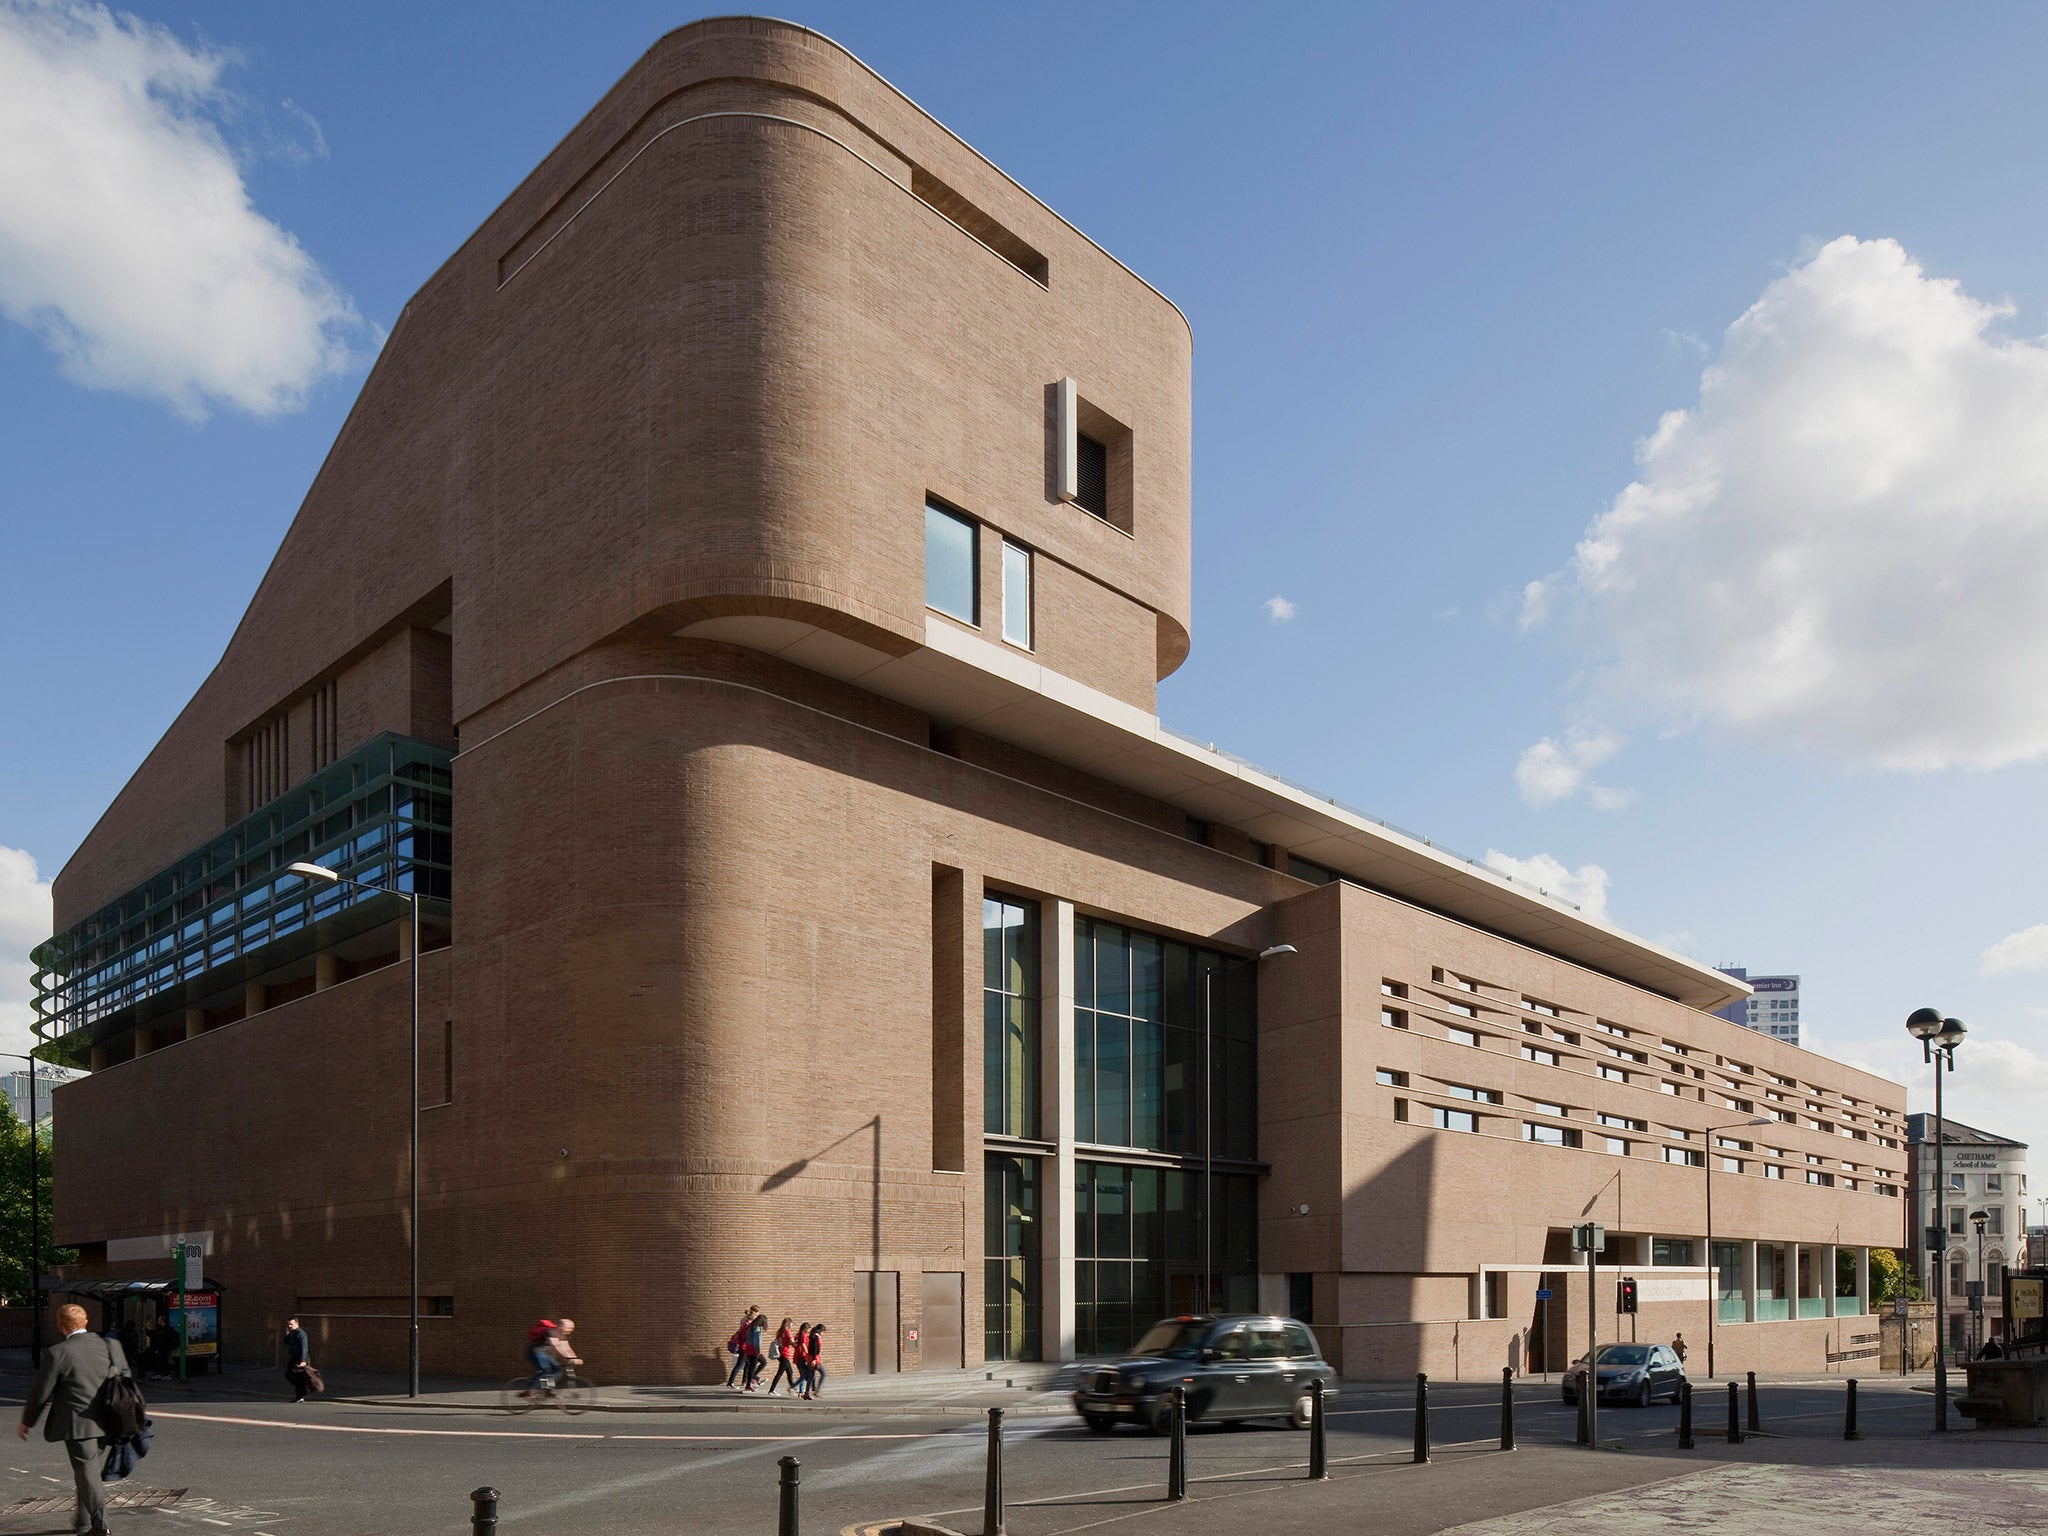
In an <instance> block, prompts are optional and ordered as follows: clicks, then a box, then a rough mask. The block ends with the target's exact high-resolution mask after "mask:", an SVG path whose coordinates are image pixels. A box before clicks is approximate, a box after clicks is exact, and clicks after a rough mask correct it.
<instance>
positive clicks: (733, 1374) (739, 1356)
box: [725, 1307, 761, 1387]
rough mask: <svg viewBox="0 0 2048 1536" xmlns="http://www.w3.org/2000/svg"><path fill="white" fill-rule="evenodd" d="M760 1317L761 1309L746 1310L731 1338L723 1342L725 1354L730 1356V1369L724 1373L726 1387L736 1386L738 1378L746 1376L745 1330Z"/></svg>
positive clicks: (751, 1308) (738, 1381)
mask: <svg viewBox="0 0 2048 1536" xmlns="http://www.w3.org/2000/svg"><path fill="white" fill-rule="evenodd" d="M760 1315H761V1309H760V1308H759V1307H749V1308H747V1310H746V1315H745V1316H743V1317H742V1318H741V1319H740V1325H739V1327H737V1328H735V1329H733V1331H732V1337H731V1338H729V1339H727V1340H726V1341H725V1352H726V1353H727V1354H729V1355H731V1356H732V1369H731V1370H729V1371H727V1372H726V1373H725V1384H726V1385H727V1386H728V1387H736V1386H738V1385H739V1383H740V1378H741V1377H742V1376H744V1375H745V1374H746V1371H747V1330H748V1329H749V1328H751V1327H752V1326H753V1323H754V1319H755V1318H757V1317H759V1316H760Z"/></svg>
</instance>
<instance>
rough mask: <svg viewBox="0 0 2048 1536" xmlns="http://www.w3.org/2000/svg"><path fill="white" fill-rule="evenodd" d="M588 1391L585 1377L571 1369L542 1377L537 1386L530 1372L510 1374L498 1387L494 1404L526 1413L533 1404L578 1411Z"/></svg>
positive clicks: (587, 1398)
mask: <svg viewBox="0 0 2048 1536" xmlns="http://www.w3.org/2000/svg"><path fill="white" fill-rule="evenodd" d="M592 1391H593V1389H592V1387H591V1385H590V1381H589V1379H588V1378H587V1377H585V1376H583V1375H582V1374H580V1373H579V1372H577V1371H574V1370H564V1371H561V1372H558V1373H557V1374H555V1375H553V1376H548V1377H544V1378H543V1379H542V1381H541V1384H540V1385H539V1386H538V1387H536V1386H534V1384H533V1378H532V1377H531V1376H514V1377H513V1378H512V1379H511V1380H510V1381H508V1382H506V1383H505V1385H504V1386H502V1387H500V1388H499V1389H498V1406H499V1407H500V1408H503V1409H504V1410H505V1412H507V1413H526V1412H529V1411H530V1410H532V1409H535V1408H559V1409H561V1410H562V1412H564V1413H582V1412H583V1411H584V1410H585V1409H587V1408H589V1406H590V1399H591V1394H592Z"/></svg>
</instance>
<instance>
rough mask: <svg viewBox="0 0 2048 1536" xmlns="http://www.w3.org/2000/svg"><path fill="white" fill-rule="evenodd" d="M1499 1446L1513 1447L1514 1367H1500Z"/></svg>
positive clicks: (1506, 1448)
mask: <svg viewBox="0 0 2048 1536" xmlns="http://www.w3.org/2000/svg"><path fill="white" fill-rule="evenodd" d="M1500 1448H1501V1449H1502V1450H1504V1451H1512V1450H1513V1449H1514V1448H1515V1368H1514V1367H1513V1366H1511V1365H1504V1366H1502V1367H1501V1368H1500Z"/></svg>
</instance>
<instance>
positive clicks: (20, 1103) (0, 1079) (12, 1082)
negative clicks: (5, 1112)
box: [0, 1062, 85, 1125]
mask: <svg viewBox="0 0 2048 1536" xmlns="http://www.w3.org/2000/svg"><path fill="white" fill-rule="evenodd" d="M84 1076H85V1074H84V1073H83V1072H76V1071H73V1070H72V1069H71V1068H69V1067H53V1066H51V1065H50V1064H49V1063H48V1062H43V1063H41V1064H39V1065H38V1066H37V1067H36V1123H37V1124H38V1125H42V1124H45V1123H47V1122H48V1120H49V1118H50V1092H51V1090H52V1089H54V1088H55V1087H56V1086H57V1085H58V1084H59V1083H68V1082H71V1081H72V1080H74V1079H76V1078H81V1077H84ZM0 1089H4V1091H5V1092H6V1094H7V1107H8V1108H9V1109H11V1110H13V1111H14V1118H15V1119H17V1120H19V1121H21V1122H22V1124H24V1125H26V1124H27V1123H28V1068H27V1067H22V1068H19V1069H18V1070H16V1071H13V1072H0Z"/></svg>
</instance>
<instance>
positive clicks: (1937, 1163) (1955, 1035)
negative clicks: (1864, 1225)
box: [1906, 1008, 1969, 1434]
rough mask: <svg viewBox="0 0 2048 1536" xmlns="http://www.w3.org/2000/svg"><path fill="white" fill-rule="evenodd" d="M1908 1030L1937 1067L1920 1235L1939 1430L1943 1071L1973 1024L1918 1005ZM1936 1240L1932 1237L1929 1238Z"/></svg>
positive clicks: (1943, 1425)
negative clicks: (1929, 1186) (1928, 1220)
mask: <svg viewBox="0 0 2048 1536" xmlns="http://www.w3.org/2000/svg"><path fill="white" fill-rule="evenodd" d="M1906 1032H1907V1033H1908V1034H1910V1035H1911V1036H1912V1037H1913V1038H1914V1039H1915V1040H1918V1041H1919V1042H1920V1055H1921V1059H1922V1060H1923V1061H1926V1062H1928V1063H1929V1064H1931V1065H1932V1066H1933V1068H1934V1201H1935V1205H1934V1224H1933V1225H1932V1226H1930V1227H1929V1228H1928V1229H1927V1230H1926V1232H1924V1233H1923V1234H1921V1251H1922V1252H1933V1253H1935V1255H1936V1257H1935V1260H1934V1275H1933V1277H1932V1278H1933V1280H1934V1326H1935V1336H1934V1432H1935V1433H1936V1434H1945V1433H1947V1431H1948V1264H1947V1262H1946V1258H1945V1255H1946V1254H1947V1252H1948V1222H1947V1219H1946V1213H1945V1210H1944V1207H1945V1205H1946V1203H1947V1200H1948V1190H1947V1189H1946V1187H1945V1186H1946V1184H1947V1180H1946V1179H1945V1178H1944V1177H1943V1170H1942V1137H1943V1135H1944V1134H1945V1127H1944V1125H1943V1122H1942V1111H1941V1077H1942V1073H1943V1072H1945V1071H1947V1072H1953V1071H1955V1069H1956V1047H1957V1046H1959V1045H1961V1044H1962V1043H1963V1036H1964V1035H1965V1034H1967V1033H1969V1026H1967V1025H1966V1024H1964V1023H1963V1021H1962V1020H1961V1019H1945V1018H1943V1017H1942V1016H1941V1010H1940V1009H1938V1008H1916V1009H1914V1010H1913V1012H1912V1013H1911V1014H1909V1015H1908V1016H1907V1018H1906ZM1929 1238H1933V1239H1936V1241H1934V1242H1929V1241H1927V1239H1929Z"/></svg>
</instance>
